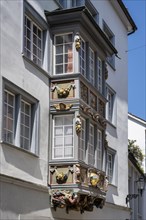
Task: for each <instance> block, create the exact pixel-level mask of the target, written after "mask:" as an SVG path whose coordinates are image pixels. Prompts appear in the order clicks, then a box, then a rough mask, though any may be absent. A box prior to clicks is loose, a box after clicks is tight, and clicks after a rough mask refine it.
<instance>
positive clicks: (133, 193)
mask: <svg viewBox="0 0 146 220" xmlns="http://www.w3.org/2000/svg"><path fill="white" fill-rule="evenodd" d="M128 158H129V163H128V166H129V173H128V185H129V192H128V195H127V197H126V203H127V205H128V206H129V207H130V210H131V212H130V219H131V220H132V219H137V220H141V219H143V220H144V219H145V216H144V209H145V208H144V207H145V205H144V200H145V191H142V192H140V190H139V188H140V186H139V181H140V178H143V180H145V176H144V174H143V173H142V171H141V170H140V169H139V167H138V166H137V161H136V159H135V157H134V156H133V154H132V153H130V152H129V156H128Z"/></svg>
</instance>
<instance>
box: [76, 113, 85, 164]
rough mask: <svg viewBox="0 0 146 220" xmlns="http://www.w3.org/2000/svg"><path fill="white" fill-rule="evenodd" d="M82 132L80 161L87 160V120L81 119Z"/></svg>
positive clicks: (80, 135) (80, 137)
mask: <svg viewBox="0 0 146 220" xmlns="http://www.w3.org/2000/svg"><path fill="white" fill-rule="evenodd" d="M81 125H82V126H81V132H80V134H79V148H78V155H79V156H78V158H79V160H82V161H84V160H85V141H86V120H85V119H84V118H83V117H81Z"/></svg>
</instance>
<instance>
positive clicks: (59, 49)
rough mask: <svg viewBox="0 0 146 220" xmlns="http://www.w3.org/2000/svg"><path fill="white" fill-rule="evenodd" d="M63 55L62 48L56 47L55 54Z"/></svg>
mask: <svg viewBox="0 0 146 220" xmlns="http://www.w3.org/2000/svg"><path fill="white" fill-rule="evenodd" d="M62 53H63V46H62V45H60V46H56V54H62Z"/></svg>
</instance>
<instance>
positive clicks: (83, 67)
mask: <svg viewBox="0 0 146 220" xmlns="http://www.w3.org/2000/svg"><path fill="white" fill-rule="evenodd" d="M83 45H84V48H83ZM79 55H80V73H81V74H82V75H83V76H86V65H85V64H86V43H85V41H84V40H83V39H82V38H81V48H80V51H79ZM83 55H84V56H83Z"/></svg>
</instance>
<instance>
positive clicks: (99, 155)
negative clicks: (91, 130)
mask: <svg viewBox="0 0 146 220" xmlns="http://www.w3.org/2000/svg"><path fill="white" fill-rule="evenodd" d="M102 142H103V140H102V131H101V130H97V168H98V169H99V170H101V169H102V144H103V143H102Z"/></svg>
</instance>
